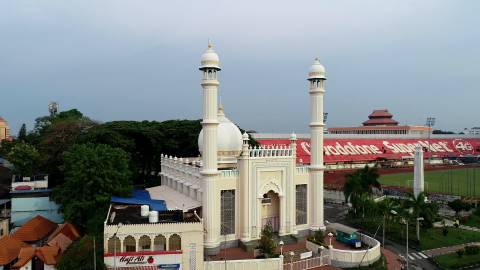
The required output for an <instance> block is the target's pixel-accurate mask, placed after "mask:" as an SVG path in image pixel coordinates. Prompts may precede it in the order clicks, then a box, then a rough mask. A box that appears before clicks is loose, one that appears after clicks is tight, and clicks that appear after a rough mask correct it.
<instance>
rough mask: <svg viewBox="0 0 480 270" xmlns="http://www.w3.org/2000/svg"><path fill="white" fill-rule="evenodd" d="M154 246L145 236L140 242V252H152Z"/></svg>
mask: <svg viewBox="0 0 480 270" xmlns="http://www.w3.org/2000/svg"><path fill="white" fill-rule="evenodd" d="M151 245H152V240H151V239H150V237H148V236H147V235H143V236H142V237H140V239H139V240H138V248H139V251H150V250H151Z"/></svg>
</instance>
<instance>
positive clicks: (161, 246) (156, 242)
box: [153, 234, 167, 251]
mask: <svg viewBox="0 0 480 270" xmlns="http://www.w3.org/2000/svg"><path fill="white" fill-rule="evenodd" d="M153 250H155V251H163V250H167V239H166V238H165V236H163V235H161V234H160V235H157V236H156V237H155V239H153Z"/></svg>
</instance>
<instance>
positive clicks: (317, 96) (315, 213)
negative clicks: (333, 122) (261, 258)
mask: <svg viewBox="0 0 480 270" xmlns="http://www.w3.org/2000/svg"><path fill="white" fill-rule="evenodd" d="M199 69H200V71H201V73H202V81H201V86H202V88H203V121H202V131H201V132H200V134H199V137H198V146H199V151H200V153H201V157H199V158H178V157H172V156H165V155H162V172H161V178H162V186H161V189H162V190H160V191H159V192H160V193H163V195H162V194H160V197H162V198H165V197H170V198H174V199H173V200H172V201H174V202H175V203H176V204H177V205H179V208H183V210H184V211H189V210H192V209H197V212H198V214H199V215H200V216H201V217H202V220H203V226H204V243H203V246H204V251H205V252H206V254H217V253H218V252H219V250H220V246H221V245H222V243H223V242H228V243H229V245H249V244H251V243H255V242H256V241H258V239H260V237H261V231H262V229H263V228H264V227H265V226H266V225H267V224H268V225H270V226H271V227H272V229H273V231H274V232H276V233H278V235H279V236H280V237H288V236H289V235H294V236H303V235H306V234H308V233H310V232H312V231H316V230H324V229H325V225H324V216H323V211H324V210H323V173H324V165H323V134H324V132H323V130H324V121H323V97H324V94H325V80H326V76H325V68H324V67H323V66H322V65H321V64H320V62H319V60H318V59H315V61H314V63H313V64H312V66H311V67H310V70H309V73H308V78H307V80H308V82H309V83H308V85H309V89H308V93H309V95H310V109H311V122H310V133H311V134H310V135H311V160H310V164H309V165H304V164H302V165H299V164H297V162H296V161H297V158H296V149H297V147H296V143H297V138H296V135H295V134H291V135H290V143H289V145H287V146H276V147H250V146H249V135H248V134H247V133H244V134H242V133H241V132H240V130H239V128H238V127H237V126H236V125H235V124H234V123H232V122H231V121H230V120H229V119H228V118H227V116H226V114H225V110H224V108H223V106H221V105H219V104H218V91H219V85H220V82H219V79H218V75H219V73H220V72H221V68H220V60H219V57H218V55H217V53H215V51H214V49H213V47H212V45H211V44H209V45H208V49H207V50H206V52H205V53H204V54H203V55H202V57H201V64H200V68H199ZM159 188H160V187H159ZM150 193H151V194H152V197H155V195H154V194H155V192H154V190H150ZM167 205H169V202H168V200H167Z"/></svg>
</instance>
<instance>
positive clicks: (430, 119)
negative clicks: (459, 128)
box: [427, 117, 436, 128]
mask: <svg viewBox="0 0 480 270" xmlns="http://www.w3.org/2000/svg"><path fill="white" fill-rule="evenodd" d="M435 120H436V119H435V117H427V127H430V128H431V127H433V126H434V125H435Z"/></svg>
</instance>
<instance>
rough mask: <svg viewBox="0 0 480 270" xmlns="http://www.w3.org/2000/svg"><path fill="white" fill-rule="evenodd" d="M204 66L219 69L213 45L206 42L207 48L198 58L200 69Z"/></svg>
mask: <svg viewBox="0 0 480 270" xmlns="http://www.w3.org/2000/svg"><path fill="white" fill-rule="evenodd" d="M205 68H214V69H217V70H220V58H219V57H218V54H217V53H216V52H215V51H214V50H213V46H212V44H211V43H210V42H208V49H207V50H206V51H205V52H204V53H203V54H202V57H201V58H200V70H202V69H205Z"/></svg>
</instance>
